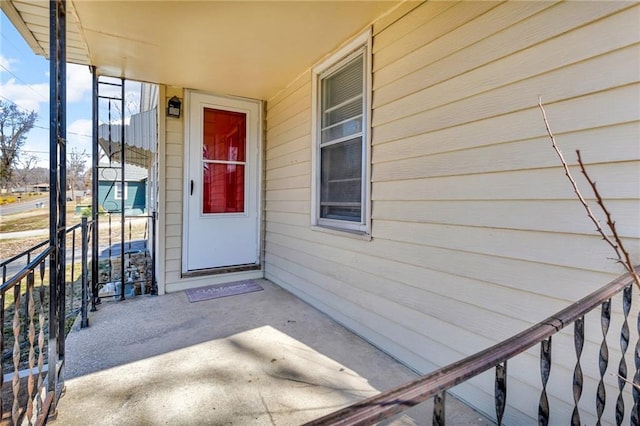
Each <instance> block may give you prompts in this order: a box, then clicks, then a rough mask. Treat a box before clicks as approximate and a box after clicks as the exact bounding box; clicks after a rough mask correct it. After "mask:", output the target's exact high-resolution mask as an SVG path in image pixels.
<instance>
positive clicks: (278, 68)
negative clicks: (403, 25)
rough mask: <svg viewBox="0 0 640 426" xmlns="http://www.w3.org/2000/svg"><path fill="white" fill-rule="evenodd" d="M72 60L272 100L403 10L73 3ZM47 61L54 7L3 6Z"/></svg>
mask: <svg viewBox="0 0 640 426" xmlns="http://www.w3.org/2000/svg"><path fill="white" fill-rule="evenodd" d="M67 3H68V4H69V14H68V18H67V19H68V36H67V37H68V46H69V50H68V61H69V62H73V63H79V64H87V65H89V64H92V65H95V66H96V67H97V68H98V72H99V73H100V74H103V75H110V76H115V77H125V78H128V79H133V80H141V81H148V82H153V83H159V84H166V85H170V86H179V87H186V88H193V89H199V90H204V91H209V92H215V93H221V94H233V95H238V96H245V97H250V98H256V99H268V98H270V97H271V96H273V95H274V94H275V93H277V91H278V90H280V89H281V88H283V87H285V86H286V84H287V83H289V82H290V81H292V80H293V79H294V78H295V77H296V76H297V75H298V74H299V73H300V72H302V71H304V70H305V69H308V68H309V67H310V66H311V65H313V64H314V63H315V62H316V61H317V60H318V59H320V58H321V57H322V56H323V55H325V54H326V53H328V52H330V51H331V50H333V49H334V48H336V47H337V46H339V45H340V44H341V43H342V42H344V41H345V40H346V39H348V38H349V37H350V36H353V35H355V34H357V33H358V32H359V31H360V30H362V29H363V28H364V27H365V26H366V25H367V24H369V23H371V22H372V21H373V20H374V19H375V18H376V17H378V16H380V15H382V14H383V13H385V12H386V11H388V10H390V9H391V8H393V7H394V6H395V5H396V4H398V3H400V1H396V0H391V1H278V2H272V1H198V2H195V1H194V2H191V1H85V0H83V1H80V0H73V1H71V0H68V2H67ZM2 9H3V10H4V11H5V13H6V14H7V15H8V16H9V18H10V19H11V21H12V22H13V23H14V25H15V26H16V27H17V28H18V29H19V31H20V32H21V33H22V35H23V37H24V38H25V39H26V40H27V42H28V43H29V45H30V46H31V48H32V49H33V50H34V52H35V53H37V54H41V55H45V56H47V55H48V48H49V46H48V2H43V1H41V0H8V1H2Z"/></svg>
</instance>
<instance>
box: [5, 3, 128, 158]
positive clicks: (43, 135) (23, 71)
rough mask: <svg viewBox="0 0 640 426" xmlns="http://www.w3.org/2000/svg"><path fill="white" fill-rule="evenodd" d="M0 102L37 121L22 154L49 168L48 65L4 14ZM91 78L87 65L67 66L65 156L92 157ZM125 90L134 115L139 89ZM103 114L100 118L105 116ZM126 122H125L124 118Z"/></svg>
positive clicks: (101, 113)
mask: <svg viewBox="0 0 640 426" xmlns="http://www.w3.org/2000/svg"><path fill="white" fill-rule="evenodd" d="M0 35H1V36H0V99H1V100H2V101H4V102H8V101H10V102H13V103H15V104H17V105H18V107H19V108H20V109H22V110H25V111H36V112H37V113H38V119H37V121H36V123H35V126H34V128H33V129H32V130H31V131H30V132H29V133H28V135H27V139H26V142H25V145H24V147H23V148H22V153H23V155H24V156H30V155H35V156H37V157H38V163H37V166H38V167H48V164H49V61H48V60H46V59H45V58H44V57H42V56H38V55H36V54H35V53H33V52H32V51H31V49H30V48H29V46H28V45H27V43H26V42H25V41H24V39H23V38H22V36H20V34H19V33H18V31H16V29H15V28H14V27H13V24H12V23H11V21H9V19H7V17H6V16H5V15H4V13H0ZM91 83H92V77H91V73H90V71H89V67H88V66H86V65H74V64H67V141H68V144H67V152H70V150H71V149H74V148H75V149H77V150H78V151H80V152H82V151H83V150H85V151H86V152H87V153H89V154H91V131H92V126H91V119H92V100H91V96H92V93H91ZM125 87H126V91H127V93H126V96H125V98H126V99H127V110H128V112H135V111H134V110H135V109H136V106H137V105H136V104H138V103H139V85H138V86H135V85H132V84H128V85H127V86H125ZM104 114H105V113H103V112H102V111H101V112H100V113H99V115H100V116H102V115H104ZM125 122H126V118H125Z"/></svg>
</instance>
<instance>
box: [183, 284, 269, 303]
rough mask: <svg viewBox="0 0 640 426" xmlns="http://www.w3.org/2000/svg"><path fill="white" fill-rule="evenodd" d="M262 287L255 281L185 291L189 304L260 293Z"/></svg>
mask: <svg viewBox="0 0 640 426" xmlns="http://www.w3.org/2000/svg"><path fill="white" fill-rule="evenodd" d="M260 290H262V287H260V285H258V284H257V283H256V282H255V281H252V280H245V281H236V282H233V283H226V284H216V285H210V286H207V287H200V288H192V289H189V290H185V293H187V297H188V298H189V302H191V303H193V302H201V301H203V300H210V299H219V298H221V297H227V296H235V295H236V294H243V293H253V292H254V291H260Z"/></svg>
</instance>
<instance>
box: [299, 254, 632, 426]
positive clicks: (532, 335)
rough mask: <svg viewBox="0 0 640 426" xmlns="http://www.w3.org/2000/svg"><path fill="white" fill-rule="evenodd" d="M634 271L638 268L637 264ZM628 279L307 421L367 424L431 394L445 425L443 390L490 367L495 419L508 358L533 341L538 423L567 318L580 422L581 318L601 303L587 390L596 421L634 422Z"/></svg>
mask: <svg viewBox="0 0 640 426" xmlns="http://www.w3.org/2000/svg"><path fill="white" fill-rule="evenodd" d="M636 271H640V267H638V268H637V269H636ZM633 283H634V281H633V278H632V276H631V275H630V274H625V275H623V276H621V277H619V278H617V279H616V280H614V281H612V282H610V283H609V284H607V285H605V286H604V287H602V288H600V289H599V290H597V291H595V292H593V293H591V294H590V295H588V296H586V297H584V298H583V299H581V300H579V301H578V302H576V303H574V304H572V305H571V306H569V307H567V308H565V309H563V310H561V311H559V312H557V313H556V314H555V315H552V316H551V317H549V318H547V319H546V320H544V321H541V322H540V323H538V324H536V325H534V326H533V327H531V328H529V329H527V330H525V331H523V332H521V333H519V334H517V335H515V336H513V337H511V338H510V339H507V340H505V341H503V342H501V343H498V344H497V345H494V346H492V347H490V348H488V349H485V350H483V351H481V352H478V353H476V354H474V355H471V356H469V357H467V358H465V359H463V360H461V361H458V362H455V363H453V364H450V365H448V366H446V367H443V368H441V369H439V370H436V371H434V372H432V373H429V374H426V375H424V376H422V377H419V378H418V379H415V380H413V381H411V382H409V383H406V384H403V385H400V386H398V387H396V388H394V389H391V390H388V391H386V392H383V393H381V394H379V395H377V396H374V397H371V398H368V399H365V400H364V401H361V402H358V403H356V404H353V405H351V406H349V407H346V408H344V409H342V410H339V411H336V412H334V413H331V414H329V415H327V416H324V417H321V418H319V419H316V420H314V421H311V422H309V423H307V425H316V426H317V425H370V424H374V423H377V422H380V421H382V420H385V419H387V418H389V417H391V416H393V415H396V414H399V413H401V412H403V411H405V410H407V409H408V408H410V407H413V406H415V405H418V404H420V403H422V402H424V401H427V400H429V399H431V398H433V402H434V407H433V417H432V422H433V424H434V425H444V424H446V416H445V414H446V413H445V396H446V393H447V391H448V390H449V389H451V388H453V387H454V386H456V385H459V384H461V383H464V382H466V381H468V380H470V379H472V378H474V377H476V376H478V375H479V374H481V373H483V372H485V371H488V370H490V369H492V368H495V393H494V402H495V418H496V419H497V423H498V424H499V425H500V424H502V420H503V416H504V413H505V407H506V406H507V362H508V361H509V360H510V359H512V358H513V357H515V356H516V355H518V354H520V353H522V352H524V351H526V350H528V349H530V348H533V347H534V346H535V345H538V344H540V377H541V382H542V390H541V393H540V396H539V402H538V424H539V425H547V424H549V418H550V412H551V409H552V408H553V407H552V406H550V403H549V399H548V396H547V382H548V380H549V377H550V371H551V365H552V357H551V348H552V344H551V341H552V336H554V335H555V334H556V333H558V332H559V331H560V330H562V329H563V328H565V327H567V326H569V325H570V324H574V346H575V352H576V360H577V361H576V364H575V368H574V370H573V401H574V407H573V412H572V415H571V424H572V425H581V424H584V422H582V423H581V418H580V413H581V411H580V408H579V402H580V400H581V398H582V396H583V395H582V393H583V383H584V380H583V374H582V367H581V355H582V349H583V345H584V341H585V333H584V318H585V315H586V314H588V313H589V312H591V311H594V310H596V309H597V308H598V307H601V313H600V318H601V320H600V322H601V328H602V336H603V337H602V342H601V344H600V351H599V355H598V359H597V360H595V359H594V360H592V361H594V362H597V363H598V367H599V373H600V377H599V381H598V385H597V391H596V395H593V396H592V398H593V399H592V401H593V402H594V405H595V413H596V417H597V420H596V424H597V425H600V424H602V423H613V420H615V424H617V425H620V424H622V422H623V421H624V419H625V416H626V418H627V419H628V421H629V423H630V424H631V425H639V424H640V340H638V342H637V343H636V344H635V350H634V354H633V359H634V364H635V374H634V375H633V377H630V373H629V372H628V369H627V363H626V357H625V355H626V352H627V348H628V346H629V339H630V329H629V322H628V317H629V313H630V309H631V301H632V300H631V299H632V291H633V289H634V288H635V287H634V284H633ZM619 293H622V314H623V322H622V326H621V330H620V352H621V356H620V360H619V362H618V364H617V371H616V373H613V374H616V375H617V377H618V379H617V385H618V392H617V396H616V398H615V399H616V402H615V407H614V412H615V414H614V415H615V419H606V421H605V419H603V413H604V410H605V405H606V400H607V398H606V387H605V375H606V374H607V367H608V365H609V347H608V343H607V334H608V330H609V324H610V322H611V299H612V297H614V296H616V295H618V294H619ZM637 315H638V318H637V327H638V329H639V334H640V312H638V314H637ZM610 374H611V372H610ZM628 393H631V394H632V395H633V403H632V404H627V405H625V394H628ZM627 396H628V395H627ZM627 399H628V398H627ZM534 403H535V402H534Z"/></svg>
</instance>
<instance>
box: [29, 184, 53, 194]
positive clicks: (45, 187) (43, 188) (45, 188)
mask: <svg viewBox="0 0 640 426" xmlns="http://www.w3.org/2000/svg"><path fill="white" fill-rule="evenodd" d="M32 188H33V190H34V191H35V192H49V184H48V183H37V184H35V185H33V187H32Z"/></svg>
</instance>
